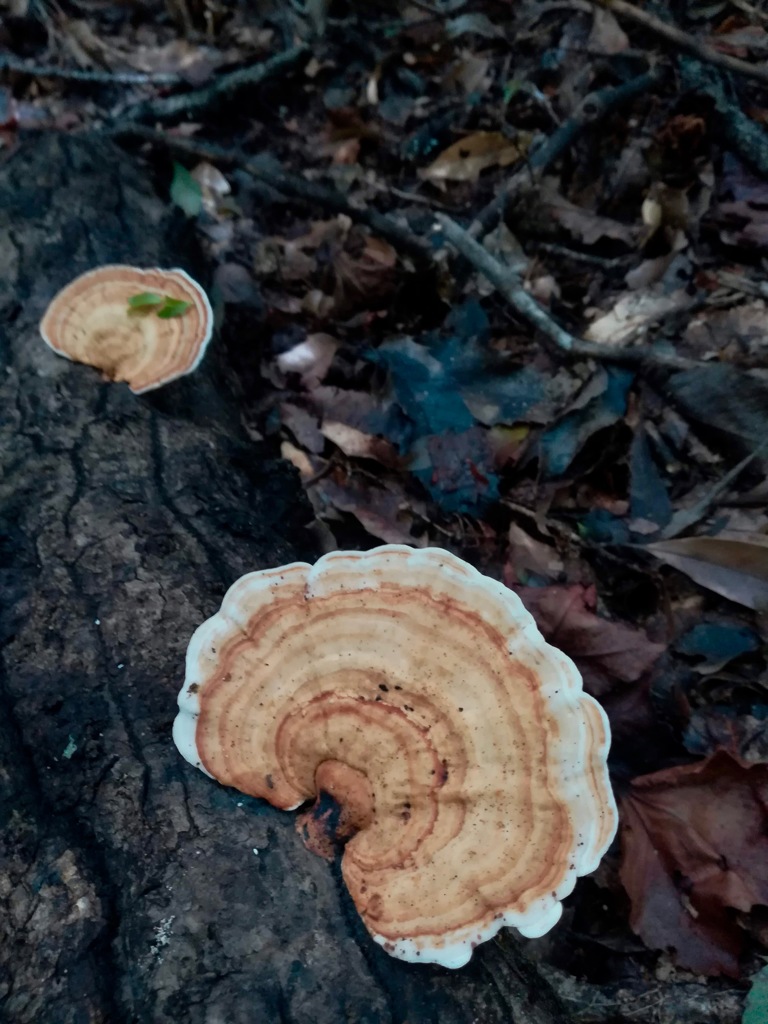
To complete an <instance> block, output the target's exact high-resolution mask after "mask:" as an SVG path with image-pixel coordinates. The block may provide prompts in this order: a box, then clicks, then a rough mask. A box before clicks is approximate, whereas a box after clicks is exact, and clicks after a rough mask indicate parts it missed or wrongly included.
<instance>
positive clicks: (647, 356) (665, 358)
mask: <svg viewBox="0 0 768 1024" xmlns="http://www.w3.org/2000/svg"><path fill="white" fill-rule="evenodd" d="M436 218H437V221H438V223H439V224H440V227H441V228H442V230H443V234H444V235H445V237H446V239H447V241H448V242H450V244H451V245H452V246H453V248H454V249H455V250H456V251H457V252H458V253H460V254H461V255H462V256H463V257H464V258H465V259H466V260H468V261H469V262H470V263H471V264H472V266H473V267H475V269H476V270H478V271H479V272H480V273H481V274H482V275H483V277H485V278H486V280H488V281H490V283H491V284H492V285H493V286H494V288H495V289H496V291H497V292H499V294H500V295H501V296H503V298H505V299H506V300H507V302H508V303H509V304H510V305H511V306H512V307H513V308H514V309H516V310H517V312H518V313H519V314H520V315H521V316H522V317H524V318H525V319H526V320H527V321H528V322H529V323H530V324H533V326H534V327H536V328H538V329H539V330H540V331H541V332H542V334H545V335H546V336H547V337H548V338H549V339H550V340H551V341H553V342H554V343H555V345H557V347H558V348H559V349H560V350H561V351H563V352H566V353H567V354H568V355H570V356H576V357H584V358H589V359H599V360H601V361H602V362H610V363H616V364H619V365H622V366H630V367H636V368H640V367H643V366H654V367H658V368H662V369H665V370H690V369H691V368H692V367H693V366H696V365H698V364H697V363H695V362H694V361H692V360H690V359H684V358H682V357H680V356H673V355H667V354H665V353H661V352H654V351H652V350H650V349H640V348H612V347H611V346H610V345H599V344H597V343H596V342H593V341H585V340H584V339H582V338H577V337H576V336H575V335H573V334H571V333H570V332H569V331H566V330H565V328H564V327H561V326H560V325H559V324H558V323H556V322H555V321H554V320H553V319H552V317H551V316H550V315H549V313H548V312H547V311H546V310H545V309H543V308H542V307H541V306H540V305H539V304H538V302H536V300H535V299H534V298H533V297H532V296H531V295H529V294H528V292H527V291H526V290H525V288H524V287H523V282H522V280H521V279H520V278H519V277H518V276H517V274H515V273H514V272H513V271H512V270H510V269H509V267H505V266H504V265H503V264H502V263H500V262H499V261H498V260H497V259H496V258H495V257H494V256H492V255H491V254H490V253H489V252H488V250H487V249H486V248H484V247H483V246H482V245H481V244H480V243H479V242H478V241H476V239H474V238H472V236H471V235H470V234H469V232H468V231H465V230H464V228H462V227H460V226H459V225H458V224H457V223H456V221H454V220H451V218H450V217H446V216H445V214H442V213H438V214H436Z"/></svg>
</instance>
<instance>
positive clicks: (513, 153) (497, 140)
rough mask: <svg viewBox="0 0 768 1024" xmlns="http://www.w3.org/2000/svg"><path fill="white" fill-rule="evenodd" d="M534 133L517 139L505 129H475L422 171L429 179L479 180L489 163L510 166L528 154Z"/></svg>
mask: <svg viewBox="0 0 768 1024" xmlns="http://www.w3.org/2000/svg"><path fill="white" fill-rule="evenodd" d="M530 141H531V140H530V136H521V137H520V138H519V139H518V140H517V141H516V142H513V141H512V140H511V139H508V138H507V136H506V135H504V134H503V133H502V132H475V133H474V135H467V136H466V137H465V138H463V139H459V141H458V142H454V144H453V145H452V146H449V147H448V149H444V150H443V152H442V153H440V155H439V156H438V157H437V158H436V159H435V160H433V162H432V163H431V164H430V165H429V167H425V168H424V169H423V170H420V171H419V177H420V178H423V179H424V180H425V181H477V179H478V178H479V177H480V173H481V172H482V171H485V170H487V169H488V168H489V167H508V166H509V165H510V164H512V163H514V162H515V161H516V160H520V159H521V158H522V157H523V156H525V154H526V152H527V149H528V146H529V144H530Z"/></svg>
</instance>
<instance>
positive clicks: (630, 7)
mask: <svg viewBox="0 0 768 1024" xmlns="http://www.w3.org/2000/svg"><path fill="white" fill-rule="evenodd" d="M591 2H592V3H593V4H594V5H595V6H598V7H607V8H608V9H609V10H611V11H613V12H614V14H618V15H619V17H620V18H622V17H623V18H628V19H630V20H632V21H634V22H635V23H636V24H638V25H642V26H643V28H647V29H648V31H649V32H653V33H654V35H657V36H659V38H660V39H665V40H666V41H667V42H668V43H672V44H673V45H674V46H677V47H679V48H680V49H681V50H685V51H686V52H687V53H692V54H693V55H694V57H698V58H699V60H704V61H706V62H707V63H708V64H715V65H717V67H720V68H723V69H724V70H725V71H733V72H734V73H736V74H738V75H746V76H747V77H748V78H756V79H757V80H758V81H760V82H764V83H766V84H768V65H766V64H765V63H764V62H761V63H755V64H750V63H749V61H746V60H740V59H739V58H738V57H731V56H729V55H728V54H727V53H720V51H719V50H715V49H714V48H713V47H711V46H707V44H706V43H702V42H700V41H699V40H698V39H694V37H693V36H691V35H689V34H688V33H687V32H684V31H683V30H682V29H681V28H677V26H676V25H670V24H669V23H668V22H666V21H662V20H661V18H657V17H656V15H655V14H651V13H650V11H644V10H642V9H641V8H639V7H635V5H634V4H630V3H628V2H627V0H591Z"/></svg>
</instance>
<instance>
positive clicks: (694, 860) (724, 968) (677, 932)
mask: <svg viewBox="0 0 768 1024" xmlns="http://www.w3.org/2000/svg"><path fill="white" fill-rule="evenodd" d="M766 816H768V765H767V764H755V765H747V764H745V763H744V762H742V761H740V760H738V759H737V758H735V757H733V756H732V755H731V754H729V753H728V752H727V751H725V750H718V751H717V752H716V753H714V754H713V755H712V756H711V757H710V758H708V759H707V760H706V761H701V762H699V763H698V764H693V765H681V766H679V767H676V768H667V769H665V770H664V771H660V772H654V773H653V774H652V775H643V776H641V777H640V778H637V779H635V780H634V781H633V782H632V785H631V787H630V790H629V792H628V793H627V795H626V796H625V797H624V798H623V800H622V802H621V820H622V822H623V824H622V829H621V836H622V863H621V881H622V883H623V885H624V888H625V889H626V890H627V893H628V894H629V898H630V900H631V901H632V912H631V915H630V924H631V926H632V928H633V929H634V931H636V932H637V934H638V935H639V936H640V937H641V938H642V940H643V941H644V942H645V944H646V945H647V946H649V947H651V948H652V949H670V948H671V949H672V950H674V955H675V960H676V962H677V963H678V964H679V965H680V966H681V967H685V968H687V969H689V970H692V971H696V972H697V973H699V974H712V975H716V974H727V975H730V976H731V977H737V976H738V974H739V962H738V958H739V954H740V952H741V949H742V945H743V936H744V933H743V931H742V929H741V928H740V927H739V925H738V923H737V920H736V915H735V912H734V911H736V910H740V911H743V912H747V911H749V910H750V909H751V908H752V907H753V906H754V905H755V904H768V835H767V834H766V830H765V821H766Z"/></svg>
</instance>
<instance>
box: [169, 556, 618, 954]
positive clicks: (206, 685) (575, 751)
mask: <svg viewBox="0 0 768 1024" xmlns="http://www.w3.org/2000/svg"><path fill="white" fill-rule="evenodd" d="M179 708H180V710H179V713H178V715H177V718H176V721H175V724H174V731H173V734H174V740H175V742H176V746H177V747H178V748H179V750H180V752H181V753H182V754H183V755H184V757H185V758H186V759H187V760H188V761H190V762H191V763H192V764H194V765H196V766H197V767H199V768H201V769H202V770H203V771H204V772H206V773H207V774H209V775H211V776H212V777H213V778H215V779H218V780H219V781H220V782H223V783H225V784H226V785H228V786H234V787H235V788H237V789H239V790H240V791H241V792H243V793H248V794H250V795H251V796H257V797H263V798H264V799H265V800H268V801H269V803H271V804H273V805H274V806H275V807H279V808H282V809H283V810H294V809H296V808H297V807H299V806H301V805H302V804H304V803H306V802H307V801H313V800H316V801H317V803H316V805H315V809H314V810H309V811H307V812H305V813H304V814H303V815H302V816H301V818H300V831H301V833H302V834H303V835H304V837H305V839H306V840H307V841H308V845H309V846H310V848H311V849H315V850H318V849H319V850H320V851H321V852H322V851H323V841H322V836H319V835H318V833H319V832H320V831H322V828H323V825H324V824H328V823H329V822H330V823H331V825H332V827H334V828H335V829H336V836H335V838H337V839H339V838H341V839H342V840H346V845H345V846H344V853H343V857H342V872H343V876H344V880H345V882H346V884H347V887H348V888H349V891H350V893H351V895H352V899H353V900H354V902H355V906H356V907H357V909H358V911H359V912H360V914H361V916H362V918H363V921H364V922H365V925H366V927H367V929H368V931H369V932H370V933H371V935H372V936H373V938H374V939H375V940H376V942H378V943H380V944H381V945H382V946H384V948H385V949H386V950H387V952H389V953H391V954H392V955H393V956H396V957H400V958H401V959H403V960H409V961H412V962H432V963H439V964H443V965H444V966H446V967H460V966H462V965H463V964H465V963H466V962H467V961H468V960H469V958H470V956H471V955H472V950H473V949H474V947H475V946H476V945H477V944H478V943H480V942H485V941H486V940H487V939H490V938H491V937H492V936H494V935H495V934H496V933H497V932H498V931H499V929H500V928H501V927H502V926H504V925H512V926H514V927H516V928H517V929H518V930H519V931H520V932H522V934H523V935H526V936H530V937H533V936H538V935H542V934H543V933H544V932H546V931H548V930H549V929H550V928H551V927H552V926H553V925H554V924H555V922H556V921H557V920H558V918H559V917H560V913H561V909H562V907H561V903H560V901H561V900H562V899H563V897H564V896H567V895H568V894H569V893H570V892H571V891H572V889H573V887H574V885H575V882H576V878H577V877H578V876H579V875H584V874H586V873H588V872H590V871H592V870H594V868H595V867H597V864H598V862H599V860H600V858H601V857H602V855H603V853H604V852H605V850H606V849H607V847H608V846H609V844H610V842H611V840H612V839H613V837H614V835H615V832H616V824H617V814H616V805H615V803H614V799H613V794H612V792H611V788H610V783H609V780H608V772H607V767H606V756H607V751H608V744H609V731H608V722H607V719H606V716H605V714H604V712H603V711H602V709H601V708H600V707H599V705H598V704H597V703H596V702H595V701H594V700H593V699H592V698H591V697H589V696H588V695H586V694H584V693H583V691H582V686H581V677H580V676H579V673H578V671H577V670H576V668H575V666H574V665H573V663H572V662H571V661H570V660H569V659H568V658H567V657H566V656H565V655H564V654H562V653H561V652H560V651H558V650H556V649H555V648H553V647H550V646H549V645H548V644H546V643H545V642H544V640H543V638H542V637H541V635H540V634H539V632H538V630H537V629H536V625H535V623H534V621H533V619H532V618H531V616H530V615H529V614H528V612H527V611H526V610H525V609H524V608H523V606H522V604H521V603H520V601H519V599H518V598H517V597H516V595H515V594H513V593H512V592H511V591H509V590H507V588H506V587H504V586H503V585H502V584H500V583H497V582H496V581H494V580H491V579H489V578H487V577H485V576H482V575H481V574H480V573H479V572H477V571H476V570H475V569H473V568H472V567H471V566H469V565H467V564H466V563H465V562H462V561H461V560H460V559H459V558H456V557H455V556H453V555H451V554H449V553H448V552H446V551H441V550H438V549H437V548H426V549H422V550H412V549H411V548H407V547H401V546H398V545H386V546H384V547H380V548H376V549H374V550H373V551H369V552H367V553H359V552H349V551H337V552H333V553H331V554H328V555H325V556H324V557H323V558H321V559H320V560H319V561H318V562H317V563H316V564H315V565H314V566H311V565H307V564H304V563H300V562H296V563H294V564H292V565H287V566H284V567H282V568H279V569H268V570H264V571H262V572H253V573H249V574H248V575H247V576H243V577H242V578H241V579H240V580H238V581H237V582H236V583H235V584H234V585H233V586H232V587H231V588H230V590H229V591H228V593H227V594H226V596H225V598H224V601H223V604H222V606H221V610H220V611H219V612H218V613H217V614H216V615H214V616H213V618H211V619H209V620H208V621H207V622H205V623H203V625H201V626H200V627H199V628H198V629H197V631H196V632H195V634H194V636H193V637H192V640H191V642H190V645H189V649H188V652H187V674H186V681H185V683H184V686H183V688H182V691H181V693H180V695H179ZM329 804H330V806H331V807H334V806H335V807H336V808H337V810H338V813H334V814H329V813H328V809H329ZM318 811H320V812H321V813H318Z"/></svg>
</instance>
